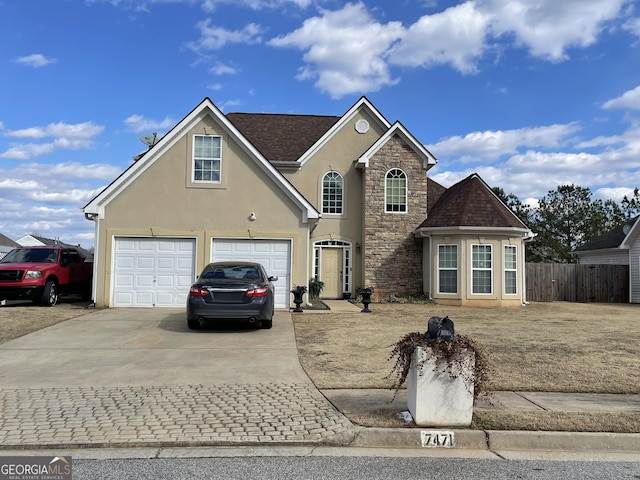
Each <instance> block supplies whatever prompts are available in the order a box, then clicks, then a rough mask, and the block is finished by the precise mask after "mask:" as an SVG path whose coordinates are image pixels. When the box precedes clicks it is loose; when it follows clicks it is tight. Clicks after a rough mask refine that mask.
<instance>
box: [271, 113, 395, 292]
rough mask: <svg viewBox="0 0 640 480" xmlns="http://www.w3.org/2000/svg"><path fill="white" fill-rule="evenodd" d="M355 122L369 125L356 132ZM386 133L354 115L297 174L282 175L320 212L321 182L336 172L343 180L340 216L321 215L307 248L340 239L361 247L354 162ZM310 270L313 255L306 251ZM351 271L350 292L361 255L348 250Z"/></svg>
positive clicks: (358, 188) (359, 273)
mask: <svg viewBox="0 0 640 480" xmlns="http://www.w3.org/2000/svg"><path fill="white" fill-rule="evenodd" d="M358 120H366V121H367V122H368V123H369V126H370V128H369V131H367V132H366V133H358V132H357V131H356V129H355V125H356V122H358ZM385 131H386V128H383V127H381V126H379V125H378V123H377V121H375V120H374V119H373V118H371V117H370V116H369V115H368V114H367V112H366V111H364V112H363V111H360V112H358V113H357V114H356V115H355V116H354V118H353V119H351V120H349V121H348V122H346V123H345V125H344V126H343V128H341V129H340V130H338V131H337V132H336V133H335V135H334V136H333V137H332V138H331V139H330V140H329V141H328V142H327V143H325V144H324V145H323V146H322V147H321V148H319V149H318V150H317V151H316V152H315V153H314V155H313V156H312V157H311V158H309V159H308V160H307V161H306V162H305V163H304V165H303V166H302V168H301V169H300V170H297V171H287V172H283V174H284V175H285V177H286V178H287V179H288V180H289V181H290V182H291V183H292V184H293V185H295V186H296V188H297V189H298V191H300V193H302V195H304V197H305V198H306V199H307V200H308V201H309V202H311V203H312V204H313V205H314V206H315V207H316V209H317V210H318V211H320V212H322V180H323V178H324V176H325V174H327V173H328V172H330V171H336V172H338V173H340V175H342V177H343V179H344V205H343V207H344V213H343V214H342V215H334V214H326V213H324V214H322V218H321V220H320V221H319V222H318V225H317V227H316V228H315V229H314V230H313V233H312V236H311V239H310V240H311V241H310V249H313V244H314V242H318V241H323V240H341V241H344V242H349V243H351V244H352V245H353V246H354V247H355V245H356V244H363V237H362V230H363V211H362V201H363V190H362V188H363V182H362V170H356V168H355V165H354V161H355V160H357V159H358V158H359V157H360V156H361V155H362V154H363V153H364V152H365V151H366V150H367V149H368V148H369V147H370V146H371V145H372V144H374V143H375V142H376V140H378V138H380V136H381V135H382V134H383V133H384V132H385ZM309 253H310V255H309V259H310V260H309V261H310V265H309V268H310V271H311V269H312V263H313V255H312V251H310V252H309ZM352 255H353V270H352V272H351V276H352V277H351V278H352V279H353V280H352V289H353V288H356V287H359V286H362V276H363V275H362V255H361V253H360V252H358V251H356V249H355V248H353V250H352Z"/></svg>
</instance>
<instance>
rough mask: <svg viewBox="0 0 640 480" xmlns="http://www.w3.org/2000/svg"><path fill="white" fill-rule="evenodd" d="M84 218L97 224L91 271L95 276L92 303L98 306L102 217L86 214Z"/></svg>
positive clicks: (92, 285)
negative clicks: (99, 228)
mask: <svg viewBox="0 0 640 480" xmlns="http://www.w3.org/2000/svg"><path fill="white" fill-rule="evenodd" d="M84 218H85V219H87V220H89V221H92V222H94V224H95V233H94V238H95V245H94V246H93V265H92V266H91V269H92V270H93V275H92V278H91V301H92V302H93V304H94V305H96V289H97V288H98V285H97V283H98V273H97V265H98V262H97V258H96V255H98V253H99V252H100V250H99V249H98V242H99V241H100V237H99V236H98V222H99V221H100V217H99V216H98V215H97V214H95V213H85V214H84Z"/></svg>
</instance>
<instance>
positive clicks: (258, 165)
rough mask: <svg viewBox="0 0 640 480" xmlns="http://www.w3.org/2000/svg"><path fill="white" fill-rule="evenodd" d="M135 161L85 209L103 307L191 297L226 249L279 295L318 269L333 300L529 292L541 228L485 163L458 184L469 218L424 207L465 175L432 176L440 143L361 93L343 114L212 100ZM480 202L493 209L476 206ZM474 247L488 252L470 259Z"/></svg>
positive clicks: (280, 302)
mask: <svg viewBox="0 0 640 480" xmlns="http://www.w3.org/2000/svg"><path fill="white" fill-rule="evenodd" d="M135 160H136V161H135V162H134V163H133V164H132V165H131V166H130V167H129V168H128V169H127V170H126V171H125V172H123V173H122V174H121V175H120V176H119V177H118V178H117V179H115V180H114V181H113V182H112V183H111V184H110V185H109V186H107V187H106V188H105V189H104V190H103V191H102V192H101V193H99V194H98V195H97V196H96V197H95V198H94V199H92V200H91V201H90V202H89V203H88V204H87V205H86V206H85V207H84V212H85V216H86V218H87V219H89V220H92V221H94V222H95V229H96V246H95V255H96V257H95V258H96V260H95V264H94V273H95V275H94V282H95V285H94V289H93V291H94V297H95V298H94V300H95V302H96V305H97V306H99V307H100V306H122V307H124V306H141V307H148V306H182V305H184V304H185V302H186V295H187V294H188V290H189V286H190V284H191V283H192V282H193V280H194V278H195V277H196V276H197V274H198V273H199V272H200V270H201V269H202V268H203V266H204V265H206V264H207V263H209V262H210V261H216V260H229V259H238V260H240V259H241V260H254V261H258V262H260V263H263V264H264V265H265V267H266V269H267V271H268V272H269V273H270V274H271V275H277V276H278V277H279V280H278V282H277V283H276V292H277V294H276V306H277V307H278V308H286V307H288V306H289V305H290V299H291V294H290V292H289V291H290V289H291V288H292V286H294V285H307V283H308V281H309V279H310V278H313V277H318V278H319V279H320V280H322V281H323V282H324V290H323V292H322V297H323V298H342V297H343V295H344V294H345V293H351V294H355V293H357V290H358V288H363V287H373V288H374V289H375V295H376V296H378V297H387V296H389V295H392V294H394V295H396V296H406V295H410V294H416V293H426V294H433V297H434V299H437V300H440V299H443V300H445V301H446V302H449V303H459V304H466V303H468V302H472V303H473V302H475V303H477V304H482V303H486V304H487V305H510V304H518V305H519V304H520V303H521V301H522V300H523V292H524V288H522V286H523V282H524V280H523V278H524V275H523V273H524V264H523V255H524V254H523V251H524V249H523V248H522V247H523V241H524V239H525V238H527V236H528V235H529V233H530V231H529V230H528V229H527V228H526V226H524V225H522V224H521V223H517V224H516V223H515V222H514V218H515V216H513V214H511V217H513V218H511V217H509V216H508V215H507V214H506V213H505V210H506V212H509V210H508V209H507V207H505V206H504V205H503V204H502V203H501V202H500V201H499V200H498V199H497V197H495V195H493V194H491V195H488V194H487V192H486V191H485V190H487V188H488V187H486V185H485V184H484V182H482V181H481V180H479V178H478V177H477V176H472V177H473V179H474V180H473V181H470V182H466V183H464V182H461V184H462V183H464V184H463V185H462V187H464V185H467V184H469V186H468V187H464V188H462V187H461V188H460V190H459V191H460V193H461V194H465V195H467V197H466V198H467V202H468V205H467V207H468V208H469V210H467V211H466V213H465V214H464V215H463V217H464V218H462V221H464V222H467V223H461V224H460V225H459V226H458V228H456V227H452V226H449V225H448V224H447V225H444V226H441V225H431V224H425V223H424V222H425V218H427V219H429V217H428V216H427V211H428V210H429V209H431V210H432V211H433V212H438V211H442V212H446V205H445V204H444V203H443V199H444V198H445V197H447V194H448V193H449V192H450V191H451V190H452V189H454V187H452V189H449V190H446V189H445V188H444V187H442V186H440V185H438V184H437V183H436V182H434V181H432V180H430V179H428V178H427V175H426V172H427V171H428V170H429V169H430V168H431V167H433V166H434V165H435V164H436V159H435V157H434V156H433V155H432V154H431V153H430V152H429V151H428V150H427V149H425V147H424V146H423V145H422V144H421V143H420V142H419V141H418V140H417V139H416V138H415V137H414V136H413V135H412V134H411V133H410V132H408V131H407V130H406V129H405V127H404V126H403V125H402V124H401V123H400V122H395V123H393V124H392V123H390V122H388V121H387V120H386V119H385V118H384V117H383V116H382V114H380V112H379V111H378V110H377V109H376V108H375V107H374V106H373V105H372V104H371V103H370V102H369V100H367V99H366V98H365V97H362V98H361V99H360V100H358V102H356V103H355V104H354V105H353V106H352V107H351V108H350V109H349V110H348V111H347V112H346V113H345V114H344V115H342V116H339V117H338V116H315V115H285V114H247V113H229V114H227V115H224V114H223V113H222V112H221V111H220V110H219V109H218V108H217V107H216V106H215V105H214V104H213V103H212V102H211V100H210V99H208V98H205V99H204V100H203V101H202V102H201V103H200V104H199V105H198V106H197V107H196V108H195V109H194V110H192V111H191V112H190V113H189V114H188V115H187V116H186V117H184V118H183V119H182V120H181V121H180V122H179V123H178V124H177V125H176V126H175V127H174V128H173V129H172V130H171V131H169V132H168V133H167V134H166V135H165V136H164V137H162V138H161V139H160V140H159V141H158V142H157V143H156V144H155V145H154V146H152V147H151V148H150V149H149V150H148V151H147V152H145V153H144V154H143V155H141V156H137V157H136V159H135ZM475 179H477V180H478V181H479V182H480V187H481V188H480V187H477V186H476V184H477V182H476V180H475ZM459 185H460V184H459ZM489 193H490V191H489ZM475 194H479V195H480V196H479V197H478V198H473V195H475ZM437 197H440V200H439V201H438V202H435V200H436V199H437ZM449 197H452V200H453V199H454V198H453V197H455V195H449ZM487 199H489V200H487ZM485 201H488V202H489V204H488V210H489V211H490V212H489V213H487V212H486V211H485V210H487V208H482V209H480V210H479V211H478V213H477V214H476V213H473V211H474V209H477V208H479V207H481V206H482V205H481V204H482V202H485ZM441 204H442V205H441ZM493 210H496V211H497V212H493ZM445 214H446V213H445ZM434 215H435V213H434ZM478 215H479V216H478ZM498 217H499V218H500V219H504V218H505V217H509V218H508V221H507V220H505V221H503V222H495V221H494V220H496V218H498ZM456 218H458V217H456ZM474 218H475V219H476V220H477V221H476V223H475V224H474V225H475V227H474V228H472V229H469V227H468V225H469V223H468V221H470V222H471V223H472V224H473V222H474ZM439 228H440V229H442V228H446V229H448V230H447V231H446V232H444V230H438V229H439ZM440 232H443V234H442V235H440ZM443 242H444V243H443ZM441 245H442V246H444V247H446V248H445V249H443V250H442V249H440V246H441ZM453 245H457V248H451V247H452V246H453ZM503 246H504V247H505V248H502V247H503ZM507 246H509V247H514V248H513V249H507V248H506V247H507ZM478 247H482V248H478ZM467 248H468V251H467ZM441 250H442V255H441V256H440V257H439V256H438V255H439V254H438V252H439V251H441ZM472 255H476V257H478V256H479V257H478V258H479V260H477V262H476V263H478V262H480V263H481V264H482V266H477V265H476V263H474V265H476V266H473V267H472V266H471V263H469V266H467V265H466V264H465V262H471V259H472ZM504 255H507V257H508V260H507V263H506V264H505V262H504V261H503V257H504ZM476 257H473V258H476ZM439 261H440V263H438V262H439ZM474 261H475V260H474ZM480 263H478V265H479V264H480ZM505 265H506V266H505ZM432 269H433V271H431V270H432ZM445 272H447V273H445ZM489 272H490V273H489ZM466 275H475V276H474V277H473V279H472V277H469V280H467V279H466V278H465V276H466ZM504 276H506V277H507V278H508V280H507V281H506V282H505V281H504V280H503V277H504ZM514 278H515V280H514ZM514 281H515V286H514ZM443 282H444V283H443ZM505 285H508V287H504V286H505ZM432 286H433V287H434V288H433V289H432ZM505 288H507V290H506V292H505V291H503V290H504V289H505ZM454 289H455V291H454ZM514 289H515V291H514ZM432 290H433V291H432Z"/></svg>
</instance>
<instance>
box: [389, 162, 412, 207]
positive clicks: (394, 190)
mask: <svg viewBox="0 0 640 480" xmlns="http://www.w3.org/2000/svg"><path fill="white" fill-rule="evenodd" d="M384 196H385V212H406V211H407V176H406V174H405V173H404V172H403V171H402V170H400V169H399V168H392V169H391V170H389V171H388V172H387V176H386V177H385V194H384Z"/></svg>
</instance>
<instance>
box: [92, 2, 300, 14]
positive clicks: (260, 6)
mask: <svg viewBox="0 0 640 480" xmlns="http://www.w3.org/2000/svg"><path fill="white" fill-rule="evenodd" d="M85 3H87V4H88V5H91V4H95V3H107V4H111V5H113V6H114V7H122V8H125V9H128V10H136V11H142V12H147V11H149V10H150V9H151V6H153V5H161V4H165V3H176V4H185V5H200V7H201V8H202V9H203V10H204V11H205V12H213V11H214V10H216V9H217V8H218V7H220V6H222V5H233V6H235V7H241V8H250V9H251V10H264V9H275V8H281V7H284V6H287V5H295V6H297V7H299V8H306V7H308V6H309V5H311V3H312V0H85Z"/></svg>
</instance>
